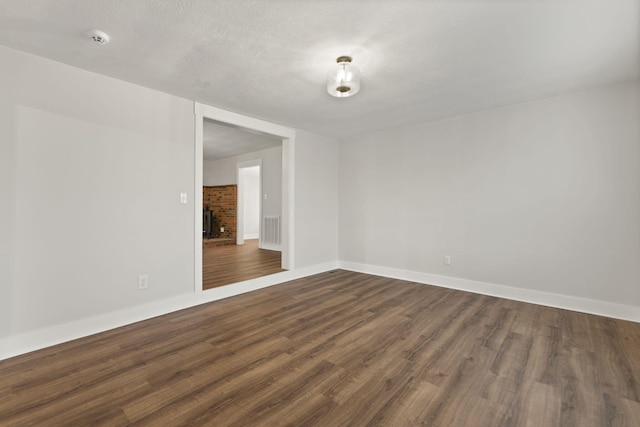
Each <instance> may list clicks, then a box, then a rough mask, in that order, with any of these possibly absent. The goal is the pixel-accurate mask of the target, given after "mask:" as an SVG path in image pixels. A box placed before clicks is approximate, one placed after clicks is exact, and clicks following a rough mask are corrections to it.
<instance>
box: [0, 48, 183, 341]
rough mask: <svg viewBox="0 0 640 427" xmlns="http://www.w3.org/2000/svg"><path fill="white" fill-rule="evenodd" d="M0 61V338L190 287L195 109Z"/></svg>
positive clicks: (12, 56)
mask: <svg viewBox="0 0 640 427" xmlns="http://www.w3.org/2000/svg"><path fill="white" fill-rule="evenodd" d="M0 62H1V63H2V64H3V65H2V67H0V69H1V71H0V73H1V75H0V92H1V93H2V94H3V95H2V97H0V111H1V112H2V114H0V116H1V117H2V119H1V120H2V122H1V123H2V126H1V128H0V132H1V134H0V147H1V148H0V150H2V156H0V158H1V159H2V160H0V162H2V164H1V165H0V170H2V180H1V182H2V184H0V185H1V186H0V191H1V193H0V198H1V200H2V209H1V211H0V212H1V213H0V215H2V217H1V218H0V236H2V239H1V241H2V243H1V246H0V253H1V255H0V257H1V259H2V262H1V265H2V269H3V272H2V273H1V279H2V282H1V291H0V292H1V294H2V297H1V298H0V301H1V302H0V304H1V306H0V312H1V313H2V315H1V316H2V318H1V322H2V323H1V329H0V338H2V337H6V336H9V335H13V334H19V333H22V332H26V331H31V330H35V329H39V328H43V327H47V326H50V325H54V324H61V323H65V322H70V321H74V320H77V319H81V318H84V317H87V316H92V315H99V314H102V313H106V312H111V311H114V310H118V309H122V308H124V307H131V306H135V305H139V304H144V303H147V302H149V301H153V300H160V299H163V298H167V297H170V296H173V295H177V294H181V293H184V292H189V291H191V290H192V287H193V285H192V282H193V266H192V259H193V231H192V230H193V227H194V225H193V205H186V206H184V205H180V204H179V203H178V200H179V199H178V195H179V193H180V192H187V193H191V194H190V196H191V197H190V198H191V199H193V197H192V196H193V194H192V188H193V186H192V182H193V174H194V171H193V165H192V164H193V155H194V152H193V140H194V126H193V102H191V101H187V100H184V99H180V98H176V97H173V96H170V95H166V94H163V93H159V92H155V91H152V90H149V89H145V88H141V87H139V86H135V85H132V84H128V83H124V82H122V81H118V80H115V79H111V78H107V77H103V76H99V75H97V74H93V73H89V72H85V71H81V70H79V69H76V68H73V67H69V66H66V65H62V64H59V63H55V62H53V61H49V60H45V59H41V58H38V57H34V56H31V55H27V54H23V53H19V52H17V51H13V50H10V49H6V48H0ZM7 267H9V268H7ZM138 274H148V275H149V276H150V288H149V289H148V290H147V291H144V292H142V291H138V290H137V280H138Z"/></svg>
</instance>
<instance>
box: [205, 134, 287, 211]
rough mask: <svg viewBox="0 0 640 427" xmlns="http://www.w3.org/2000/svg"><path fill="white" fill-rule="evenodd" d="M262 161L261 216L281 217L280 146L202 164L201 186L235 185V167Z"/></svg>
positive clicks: (236, 178)
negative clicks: (240, 164) (253, 161)
mask: <svg viewBox="0 0 640 427" xmlns="http://www.w3.org/2000/svg"><path fill="white" fill-rule="evenodd" d="M258 159H260V160H261V161H262V193H263V196H264V195H265V194H266V195H267V199H266V200H264V197H263V200H262V214H263V215H276V216H280V215H282V146H278V147H273V148H267V149H266V150H259V151H255V152H253V153H247V154H242V155H240V156H234V157H228V158H226V159H220V160H214V161H205V162H203V170H202V180H203V185H206V186H213V185H229V184H237V183H238V182H237V180H238V177H237V172H236V165H237V164H238V163H240V162H247V161H250V160H258Z"/></svg>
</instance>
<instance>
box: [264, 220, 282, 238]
mask: <svg viewBox="0 0 640 427" xmlns="http://www.w3.org/2000/svg"><path fill="white" fill-rule="evenodd" d="M262 242H263V243H267V244H270V245H279V244H280V217H279V216H265V217H264V219H263V223H262Z"/></svg>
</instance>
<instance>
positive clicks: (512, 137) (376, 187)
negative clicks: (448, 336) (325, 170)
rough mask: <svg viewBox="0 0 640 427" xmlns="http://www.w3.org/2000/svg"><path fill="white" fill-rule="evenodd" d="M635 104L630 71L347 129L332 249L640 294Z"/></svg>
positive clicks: (429, 267) (469, 274)
mask: <svg viewBox="0 0 640 427" xmlns="http://www.w3.org/2000/svg"><path fill="white" fill-rule="evenodd" d="M639 118H640V86H639V84H638V82H634V83H627V84H618V85H612V86H608V87H602V88H596V89H593V90H590V91H585V92H581V93H575V94H570V95H566V96H560V97H556V98H552V99H546V100H540V101H536V102H530V103H526V104H520V105H512V106H508V107H504V108H499V109H494V110H490V111H483V112H479V113H475V114H470V115H465V116H461V117H455V118H451V119H447V120H442V121H439V122H434V123H428V124H423V125H419V126H411V127H405V128H401V129H396V130H393V131H388V132H380V133H375V134H371V135H368V136H364V137H360V138H356V139H353V140H351V141H349V142H346V143H344V144H342V145H341V146H340V259H341V260H344V261H348V262H353V263H360V264H363V265H365V264H366V265H375V266H385V267H392V268H395V269H400V270H404V271H414V272H425V273H431V274H434V275H441V276H449V277H456V278H464V279H469V280H472V281H478V282H485V283H491V284H498V285H505V286H510V287H515V288H522V289H529V290H535V291H540V292H548V293H553V294H560V295H567V296H572V297H577V298H585V299H590V300H597V301H607V302H611V303H618V304H625V305H631V306H635V307H640V262H639V261H638V260H640V167H639V164H640V133H639ZM296 194H297V193H296ZM301 197H304V196H302V195H301ZM299 203H300V204H302V205H305V204H306V203H308V202H307V201H305V200H300V201H299ZM303 236H304V235H303V234H301V236H300V238H304V237H303ZM445 255H448V256H451V257H452V264H451V265H445V264H444V263H443V257H444V256H445ZM636 313H638V311H636Z"/></svg>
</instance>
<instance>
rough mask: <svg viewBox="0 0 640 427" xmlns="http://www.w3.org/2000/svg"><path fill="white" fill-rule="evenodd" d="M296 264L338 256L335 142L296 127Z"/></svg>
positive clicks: (306, 263) (336, 157)
mask: <svg viewBox="0 0 640 427" xmlns="http://www.w3.org/2000/svg"><path fill="white" fill-rule="evenodd" d="M294 154H295V171H294V174H295V184H294V185H295V190H294V193H295V205H294V210H295V219H296V222H295V243H294V247H295V260H296V261H295V262H296V268H298V267H304V266H308V265H314V264H317V263H321V262H331V261H334V260H336V259H338V258H337V257H338V142H337V141H335V140H333V139H330V138H326V137H323V136H320V135H317V134H313V133H309V132H305V131H300V130H298V131H296V147H295V153H294Z"/></svg>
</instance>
